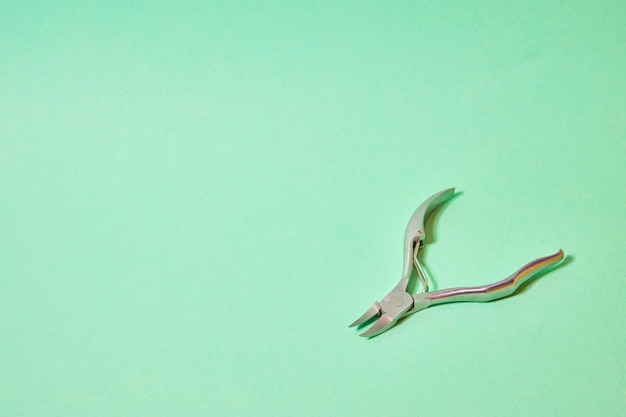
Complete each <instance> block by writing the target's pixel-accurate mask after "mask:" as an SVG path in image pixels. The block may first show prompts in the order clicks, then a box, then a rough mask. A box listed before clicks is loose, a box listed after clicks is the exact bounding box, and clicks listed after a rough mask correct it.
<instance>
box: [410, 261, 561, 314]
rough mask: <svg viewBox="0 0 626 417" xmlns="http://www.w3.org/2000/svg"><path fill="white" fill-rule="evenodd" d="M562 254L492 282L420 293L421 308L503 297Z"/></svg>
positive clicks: (550, 265)
mask: <svg viewBox="0 0 626 417" xmlns="http://www.w3.org/2000/svg"><path fill="white" fill-rule="evenodd" d="M564 256H565V254H564V253H563V251H562V250H559V251H558V252H557V253H555V254H554V255H549V256H544V257H543V258H538V259H535V260H534V261H531V262H529V263H527V264H526V265H524V266H523V267H521V268H520V269H518V270H517V271H516V272H515V273H514V274H513V275H511V276H509V277H508V278H505V279H503V280H502V281H498V282H494V283H493V284H487V285H482V286H478V287H462V288H449V289H446V290H438V291H433V292H428V293H425V294H420V295H422V296H424V299H423V302H424V304H425V305H424V306H423V307H422V308H426V307H428V306H432V305H436V304H443V303H454V302H461V301H469V302H484V301H492V300H497V299H499V298H504V297H506V296H508V295H511V294H512V293H514V292H515V290H517V289H518V288H519V287H520V285H522V284H523V283H524V282H526V281H528V280H529V279H530V278H532V277H533V276H534V275H537V274H538V273H540V272H542V271H545V270H546V269H548V268H550V267H552V266H554V265H556V264H557V263H559V262H560V261H561V260H562V259H563V257H564ZM417 310H419V309H417Z"/></svg>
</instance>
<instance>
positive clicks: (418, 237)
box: [402, 188, 454, 281]
mask: <svg viewBox="0 0 626 417" xmlns="http://www.w3.org/2000/svg"><path fill="white" fill-rule="evenodd" d="M452 196H454V188H448V189H447V190H443V191H440V192H438V193H437V194H434V195H432V196H430V197H429V198H428V199H427V200H426V201H424V202H423V203H422V204H420V205H419V207H418V208H417V209H416V210H415V212H413V215H412V216H411V218H410V219H409V223H408V224H407V226H406V231H405V232H404V268H403V269H402V279H406V280H407V281H408V280H409V279H410V278H411V273H412V272H413V255H414V253H413V252H414V250H415V249H416V247H415V245H418V244H419V241H422V240H424V239H425V238H426V232H425V231H424V222H425V221H426V218H427V217H428V216H429V215H430V213H432V211H433V210H435V209H436V208H437V207H439V206H440V205H441V204H443V203H445V202H446V201H448V200H449V199H450V198H452Z"/></svg>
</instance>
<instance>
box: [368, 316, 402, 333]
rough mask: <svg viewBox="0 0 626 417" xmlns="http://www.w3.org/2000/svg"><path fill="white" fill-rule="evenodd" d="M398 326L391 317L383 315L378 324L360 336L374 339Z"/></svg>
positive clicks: (377, 321)
mask: <svg viewBox="0 0 626 417" xmlns="http://www.w3.org/2000/svg"><path fill="white" fill-rule="evenodd" d="M394 324H396V322H395V320H393V319H392V318H391V317H389V316H386V315H383V316H382V317H381V318H379V319H378V320H376V323H374V325H373V326H372V327H371V328H370V329H369V330H368V331H366V332H363V333H361V334H360V335H359V336H362V337H374V336H378V335H379V334H381V333H383V332H385V331H387V330H389V329H390V328H392V327H393V326H394Z"/></svg>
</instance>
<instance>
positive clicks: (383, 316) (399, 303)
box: [350, 188, 564, 337]
mask: <svg viewBox="0 0 626 417" xmlns="http://www.w3.org/2000/svg"><path fill="white" fill-rule="evenodd" d="M453 195H454V188H449V189H447V190H444V191H441V192H439V193H437V194H434V195H433V196H431V197H430V198H428V199H427V200H426V201H424V202H423V203H422V204H421V205H420V206H419V207H418V208H417V209H416V210H415V212H414V213H413V215H412V216H411V218H410V219H409V223H408V225H407V227H406V231H405V240H404V243H405V251H404V268H403V271H402V278H400V281H399V282H398V284H397V285H396V286H395V287H394V288H393V289H392V290H391V291H390V292H389V294H387V295H386V296H385V297H384V298H383V299H382V300H381V301H380V302H375V303H374V304H373V305H372V306H371V307H370V308H369V309H368V310H367V311H366V312H365V313H364V314H363V315H362V316H361V317H359V318H358V319H357V320H355V321H354V322H353V323H352V324H351V325H350V327H354V326H363V325H365V324H367V323H368V322H369V321H370V320H372V319H373V318H374V317H378V319H377V320H376V321H375V322H374V324H373V325H372V327H370V329H369V330H367V331H365V332H364V333H361V336H363V337H373V336H377V335H379V334H381V333H383V332H385V331H387V330H389V329H390V328H392V327H393V326H394V325H395V324H396V323H397V322H398V320H400V319H402V318H404V317H406V316H408V315H411V314H413V313H416V312H418V311H420V310H423V309H425V308H427V307H430V306H433V305H437V304H444V303H453V302H485V301H492V300H496V299H499V298H504V297H507V296H509V295H511V294H512V293H514V292H515V291H516V290H517V289H518V288H519V287H520V286H521V285H522V284H523V283H524V282H527V281H528V280H529V279H530V278H532V277H533V276H536V275H537V274H539V273H541V272H543V271H546V270H547V269H549V268H551V267H553V266H555V265H556V264H558V263H559V262H561V260H563V258H564V253H563V251H562V250H559V251H558V252H556V253H555V254H553V255H548V256H544V257H542V258H538V259H535V260H533V261H531V262H529V263H527V264H526V265H524V266H522V267H521V268H520V269H519V270H517V271H516V272H515V273H513V274H512V275H510V276H509V277H507V278H505V279H503V280H500V281H497V282H494V283H491V284H486V285H481V286H475V287H460V288H450V289H444V290H438V291H432V292H428V276H427V275H426V272H425V271H424V269H423V268H422V266H421V265H420V263H419V260H418V258H417V254H418V251H419V249H420V247H421V245H423V242H424V239H425V238H426V232H425V229H424V222H425V221H426V218H427V217H428V215H430V213H432V212H433V210H435V209H436V208H437V207H439V206H440V205H441V204H443V203H445V202H446V201H448V200H449V199H450V198H451V197H452V196H453ZM413 271H415V274H416V276H417V277H418V278H419V279H420V281H421V283H422V293H420V294H416V295H411V294H409V293H408V291H407V288H408V286H409V281H410V279H411V276H412V274H413Z"/></svg>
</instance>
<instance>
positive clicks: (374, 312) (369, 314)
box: [348, 303, 380, 327]
mask: <svg viewBox="0 0 626 417" xmlns="http://www.w3.org/2000/svg"><path fill="white" fill-rule="evenodd" d="M379 314H380V307H379V306H378V303H374V304H372V306H371V307H370V308H368V309H367V311H366V312H365V313H363V315H362V316H361V317H359V318H358V319H356V320H355V321H354V322H353V323H352V324H351V325H350V326H348V327H356V326H359V325H361V324H363V323H365V322H367V321H369V320H371V319H372V318H374V317H376V316H378V315H379Z"/></svg>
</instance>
